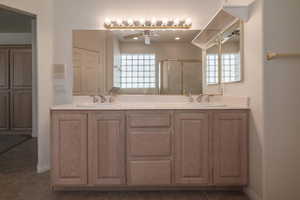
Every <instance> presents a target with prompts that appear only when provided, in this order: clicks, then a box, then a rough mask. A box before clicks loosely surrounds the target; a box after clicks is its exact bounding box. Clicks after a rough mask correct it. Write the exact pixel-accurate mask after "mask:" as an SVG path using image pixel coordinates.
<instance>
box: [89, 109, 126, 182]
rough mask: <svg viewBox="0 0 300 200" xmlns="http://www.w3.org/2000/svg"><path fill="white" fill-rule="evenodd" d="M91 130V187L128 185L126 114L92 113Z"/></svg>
mask: <svg viewBox="0 0 300 200" xmlns="http://www.w3.org/2000/svg"><path fill="white" fill-rule="evenodd" d="M89 127H90V128H91V129H90V134H89V164H90V168H89V177H90V181H91V184H92V185H121V184H125V114H124V113H123V112H113V111H112V112H95V113H92V114H91V116H90V122H89Z"/></svg>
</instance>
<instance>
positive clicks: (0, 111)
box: [0, 91, 10, 131]
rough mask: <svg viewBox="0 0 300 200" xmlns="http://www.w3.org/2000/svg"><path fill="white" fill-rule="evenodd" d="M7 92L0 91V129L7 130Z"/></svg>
mask: <svg viewBox="0 0 300 200" xmlns="http://www.w3.org/2000/svg"><path fill="white" fill-rule="evenodd" d="M9 102H10V101H9V92H8V91H0V131H6V130H9V128H10V127H9V121H10V120H9V117H10V116H9V112H10V110H9V108H10V103H9Z"/></svg>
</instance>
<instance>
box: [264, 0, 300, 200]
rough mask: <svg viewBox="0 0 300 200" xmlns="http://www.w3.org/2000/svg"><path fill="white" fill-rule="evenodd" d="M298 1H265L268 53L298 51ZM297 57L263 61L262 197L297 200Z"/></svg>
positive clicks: (299, 121) (299, 99)
mask: <svg viewBox="0 0 300 200" xmlns="http://www.w3.org/2000/svg"><path fill="white" fill-rule="evenodd" d="M299 19H300V1H299V0H285V1H282V0H264V41H265V42H264V45H265V54H266V53H267V52H281V53H300V39H299V36H300V26H299ZM299 74H300V58H295V59H289V58H281V59H278V60H273V61H266V60H265V64H264V97H265V99H264V105H265V106H264V111H265V124H266V126H265V133H266V134H265V154H266V156H265V159H266V169H265V186H266V188H265V199H266V200H282V199H288V200H290V199H291V200H295V199H300V118H299V113H300V84H299Z"/></svg>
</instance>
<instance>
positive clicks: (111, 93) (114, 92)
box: [108, 87, 120, 103]
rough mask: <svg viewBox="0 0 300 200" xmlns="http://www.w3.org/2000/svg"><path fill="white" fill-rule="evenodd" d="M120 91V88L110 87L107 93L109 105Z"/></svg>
mask: <svg viewBox="0 0 300 200" xmlns="http://www.w3.org/2000/svg"><path fill="white" fill-rule="evenodd" d="M119 90H120V88H117V87H112V88H111V89H110V90H109V91H108V95H109V99H108V101H109V103H112V102H113V101H114V97H115V96H116V95H117V93H118V91H119Z"/></svg>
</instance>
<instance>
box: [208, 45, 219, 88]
mask: <svg viewBox="0 0 300 200" xmlns="http://www.w3.org/2000/svg"><path fill="white" fill-rule="evenodd" d="M219 49H220V46H219V43H218V42H214V43H213V44H212V45H211V47H210V48H208V49H207V50H206V84H207V85H211V84H218V83H219Z"/></svg>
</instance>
